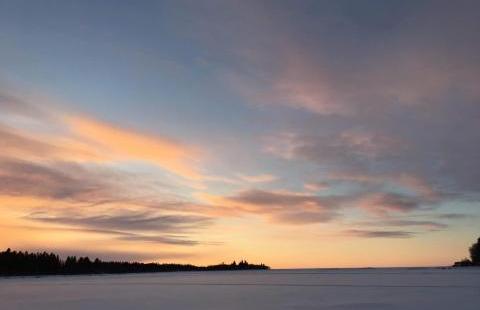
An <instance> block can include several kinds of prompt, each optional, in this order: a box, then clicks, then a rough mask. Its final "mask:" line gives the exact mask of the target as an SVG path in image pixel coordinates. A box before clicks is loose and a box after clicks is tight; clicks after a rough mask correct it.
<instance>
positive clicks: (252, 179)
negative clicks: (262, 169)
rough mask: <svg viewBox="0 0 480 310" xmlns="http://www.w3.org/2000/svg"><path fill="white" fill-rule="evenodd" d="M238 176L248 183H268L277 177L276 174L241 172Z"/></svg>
mask: <svg viewBox="0 0 480 310" xmlns="http://www.w3.org/2000/svg"><path fill="white" fill-rule="evenodd" d="M238 177H239V178H240V179H241V180H243V181H245V182H248V183H268V182H273V181H275V180H276V179H277V177H276V176H274V175H271V174H258V175H245V174H239V175H238Z"/></svg>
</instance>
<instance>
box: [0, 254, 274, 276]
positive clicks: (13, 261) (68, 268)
mask: <svg viewBox="0 0 480 310" xmlns="http://www.w3.org/2000/svg"><path fill="white" fill-rule="evenodd" d="M266 269H270V267H268V266H266V265H264V264H259V265H255V264H250V263H248V262H247V261H245V260H242V261H240V262H239V263H238V264H237V263H236V262H235V261H234V262H233V263H231V264H224V263H222V264H218V265H210V266H195V265H190V264H158V263H140V262H118V261H109V262H105V261H102V260H100V259H98V258H96V259H94V260H90V258H88V257H79V258H77V257H75V256H68V257H67V259H66V260H62V259H60V257H59V256H58V255H57V254H55V253H47V252H43V253H28V252H21V251H12V250H11V249H7V250H6V251H4V252H0V276H30V275H79V274H118V273H146V272H174V271H220V270H266Z"/></svg>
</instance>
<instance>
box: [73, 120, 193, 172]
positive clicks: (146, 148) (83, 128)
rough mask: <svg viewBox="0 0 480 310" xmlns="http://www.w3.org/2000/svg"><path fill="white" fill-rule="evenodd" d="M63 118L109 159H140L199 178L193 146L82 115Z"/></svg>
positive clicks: (75, 133) (76, 134) (83, 139)
mask: <svg viewBox="0 0 480 310" xmlns="http://www.w3.org/2000/svg"><path fill="white" fill-rule="evenodd" d="M66 122H67V123H68V125H69V126H70V129H71V130H72V132H73V134H74V135H75V136H76V137H78V138H79V139H80V140H81V141H82V142H85V143H88V144H89V145H92V146H93V147H95V148H96V149H98V150H99V151H98V152H99V153H104V154H108V156H109V157H111V160H144V161H147V162H150V163H153V164H156V165H159V166H160V167H162V168H164V169H166V170H168V171H170V172H172V173H174V174H177V175H180V176H182V177H185V178H189V179H199V178H200V174H199V173H198V171H196V170H195V169H194V168H193V166H192V165H191V164H193V162H194V161H195V160H196V158H197V157H198V156H199V155H200V154H199V153H198V152H195V151H194V149H193V148H189V147H187V146H183V145H181V144H180V143H178V142H175V141H173V140H170V139H166V138H162V137H158V136H150V135H146V134H142V133H138V132H135V131H133V130H126V129H123V128H120V127H115V126H113V125H110V124H107V123H102V122H99V121H96V120H92V119H88V118H85V117H68V118H67V119H66Z"/></svg>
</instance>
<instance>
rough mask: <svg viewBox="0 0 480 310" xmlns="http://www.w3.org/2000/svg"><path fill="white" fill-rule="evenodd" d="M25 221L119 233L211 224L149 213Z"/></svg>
mask: <svg viewBox="0 0 480 310" xmlns="http://www.w3.org/2000/svg"><path fill="white" fill-rule="evenodd" d="M25 218H26V219H29V220H33V221H38V222H46V223H57V224H65V225H72V226H77V227H87V228H93V229H105V228H107V229H114V230H120V231H156V232H169V233H170V232H185V231H191V230H195V229H199V228H204V227H205V226H207V225H209V224H210V223H211V219H210V218H208V217H205V216H193V215H155V214H150V213H145V212H142V213H139V212H124V213H123V214H122V215H96V216H81V215H75V214H68V216H66V215H63V216H62V215H59V216H56V215H52V214H51V212H49V213H39V212H36V213H32V214H30V215H28V216H26V217H25Z"/></svg>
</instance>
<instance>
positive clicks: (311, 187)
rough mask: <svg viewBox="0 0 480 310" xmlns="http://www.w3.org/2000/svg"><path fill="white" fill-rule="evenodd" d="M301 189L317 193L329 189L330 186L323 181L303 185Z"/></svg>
mask: <svg viewBox="0 0 480 310" xmlns="http://www.w3.org/2000/svg"><path fill="white" fill-rule="evenodd" d="M303 187H304V188H305V189H306V190H307V191H310V192H318V191H322V190H327V189H329V188H330V184H329V183H328V182H325V181H321V182H307V183H305V184H303Z"/></svg>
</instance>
